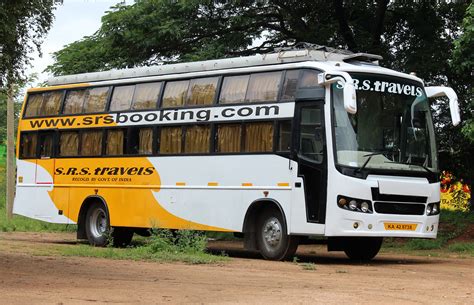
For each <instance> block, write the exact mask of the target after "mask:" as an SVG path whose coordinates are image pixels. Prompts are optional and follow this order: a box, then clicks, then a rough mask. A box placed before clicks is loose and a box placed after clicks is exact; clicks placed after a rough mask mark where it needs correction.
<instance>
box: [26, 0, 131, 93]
mask: <svg viewBox="0 0 474 305" xmlns="http://www.w3.org/2000/svg"><path fill="white" fill-rule="evenodd" d="M119 2H124V1H123V0H64V3H63V5H60V6H58V7H57V9H56V10H55V11H54V15H55V20H54V22H53V25H52V27H51V30H50V31H49V33H48V35H47V37H46V39H45V40H44V41H43V44H42V46H41V51H42V52H43V56H42V57H39V55H38V53H37V52H35V53H33V54H30V56H31V57H32V58H33V60H32V61H31V65H32V66H31V67H30V68H29V69H28V70H27V73H28V74H32V73H36V74H37V75H38V79H37V81H35V82H34V83H33V85H35V84H37V83H42V82H44V81H46V80H47V79H48V77H49V76H50V75H48V73H46V72H43V71H44V70H45V69H46V67H47V66H48V65H50V64H52V63H53V58H52V56H51V53H53V52H56V51H58V50H61V49H62V48H63V46H65V45H66V44H69V43H71V42H74V41H76V40H79V39H81V38H82V37H84V36H88V35H92V34H94V32H96V31H97V30H98V29H99V27H100V20H101V17H102V16H103V15H104V14H105V12H106V11H107V10H108V9H109V8H110V7H111V6H113V5H115V4H117V3H119ZM125 2H126V3H127V4H131V3H132V2H133V1H132V0H126V1H125Z"/></svg>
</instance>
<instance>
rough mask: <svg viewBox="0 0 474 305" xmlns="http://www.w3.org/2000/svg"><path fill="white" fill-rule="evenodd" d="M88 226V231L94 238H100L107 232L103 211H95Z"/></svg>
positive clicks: (105, 217)
mask: <svg viewBox="0 0 474 305" xmlns="http://www.w3.org/2000/svg"><path fill="white" fill-rule="evenodd" d="M90 226H91V228H90V229H91V230H90V231H91V233H92V234H93V235H94V237H95V238H100V237H102V236H103V235H104V234H105V232H107V216H106V214H105V211H104V210H102V209H97V210H95V211H94V213H93V214H92V215H91V221H90Z"/></svg>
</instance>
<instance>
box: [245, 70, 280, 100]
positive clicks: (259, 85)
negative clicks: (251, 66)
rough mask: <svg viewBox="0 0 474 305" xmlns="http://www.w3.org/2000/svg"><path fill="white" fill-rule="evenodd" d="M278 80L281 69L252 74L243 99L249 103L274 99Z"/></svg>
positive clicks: (276, 93) (278, 85)
mask: <svg viewBox="0 0 474 305" xmlns="http://www.w3.org/2000/svg"><path fill="white" fill-rule="evenodd" d="M280 82H281V71H279V72H268V73H255V74H252V75H251V76H250V81H249V86H248V90H247V95H246V97H245V101H247V102H251V103H253V102H265V101H276V100H277V97H278V89H279V88H280Z"/></svg>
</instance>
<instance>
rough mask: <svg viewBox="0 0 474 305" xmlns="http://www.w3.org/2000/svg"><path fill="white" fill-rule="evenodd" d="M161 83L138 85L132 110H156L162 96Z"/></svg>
mask: <svg viewBox="0 0 474 305" xmlns="http://www.w3.org/2000/svg"><path fill="white" fill-rule="evenodd" d="M160 90H161V83H160V82H158V83H146V84H138V85H137V86H136V88H135V94H134V96H133V104H132V109H155V108H156V104H157V103H158V97H159V95H160Z"/></svg>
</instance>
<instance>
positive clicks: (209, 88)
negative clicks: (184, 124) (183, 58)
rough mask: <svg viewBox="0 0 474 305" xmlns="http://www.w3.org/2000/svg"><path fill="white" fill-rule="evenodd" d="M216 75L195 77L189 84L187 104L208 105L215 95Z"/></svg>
mask: <svg viewBox="0 0 474 305" xmlns="http://www.w3.org/2000/svg"><path fill="white" fill-rule="evenodd" d="M218 80H219V78H218V77H208V78H196V79H192V80H191V84H190V85H189V90H188V96H187V99H186V104H187V105H210V104H212V103H213V102H214V97H215V95H216V89H217V82H218Z"/></svg>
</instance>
